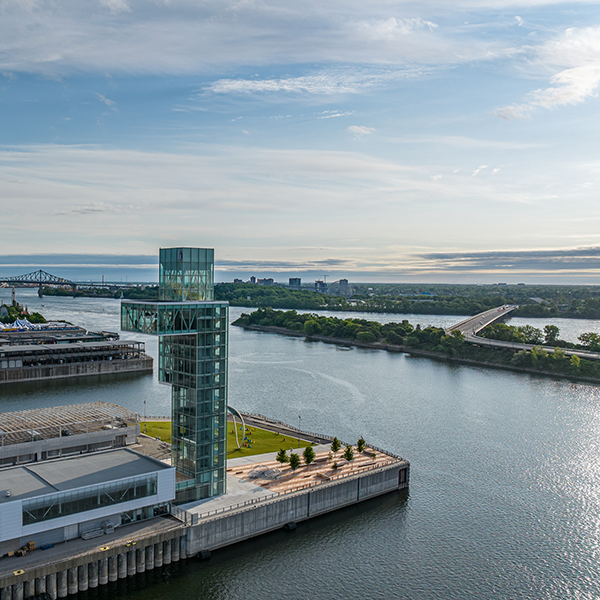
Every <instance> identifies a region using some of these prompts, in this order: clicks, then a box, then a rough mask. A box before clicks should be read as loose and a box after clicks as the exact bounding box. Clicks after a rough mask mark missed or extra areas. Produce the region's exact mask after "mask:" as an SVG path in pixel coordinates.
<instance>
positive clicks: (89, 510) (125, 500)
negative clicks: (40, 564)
mask: <svg viewBox="0 0 600 600" xmlns="http://www.w3.org/2000/svg"><path fill="white" fill-rule="evenodd" d="M174 498H175V469H174V468H173V467H170V466H169V465H167V464H165V463H163V462H160V461H158V460H156V459H154V458H151V457H149V456H146V455H142V454H138V453H137V452H134V451H132V450H128V449H125V448H120V449H115V450H108V451H104V452H95V453H91V454H82V455H80V456H75V457H71V458H59V459H55V460H44V461H39V462H35V463H29V464H27V465H21V466H13V467H8V468H4V469H0V556H2V555H5V554H6V553H7V552H9V551H14V550H17V549H18V548H20V547H21V546H23V545H25V544H27V543H28V542H30V541H34V542H35V544H36V546H37V547H38V548H39V547H40V546H44V545H47V544H54V543H58V542H64V541H66V540H69V539H73V538H77V537H80V536H81V535H84V536H85V534H86V532H91V531H94V530H98V529H101V528H105V529H106V528H107V527H108V528H110V527H118V526H120V525H126V524H127V523H131V522H133V521H139V520H142V519H148V518H152V517H154V516H157V515H161V514H167V513H168V512H169V509H170V503H171V501H172V500H174Z"/></svg>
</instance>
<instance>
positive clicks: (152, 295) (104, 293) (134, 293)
mask: <svg viewBox="0 0 600 600" xmlns="http://www.w3.org/2000/svg"><path fill="white" fill-rule="evenodd" d="M121 292H122V293H123V298H124V299H126V300H158V286H157V285H146V286H140V287H134V288H123V289H121V288H115V287H114V286H110V287H109V286H106V287H99V286H89V287H86V286H79V287H78V288H77V292H76V293H75V296H76V297H77V298H117V299H118V298H120V297H121ZM43 294H44V296H73V290H72V289H71V288H70V287H55V286H46V287H45V288H44V289H43Z"/></svg>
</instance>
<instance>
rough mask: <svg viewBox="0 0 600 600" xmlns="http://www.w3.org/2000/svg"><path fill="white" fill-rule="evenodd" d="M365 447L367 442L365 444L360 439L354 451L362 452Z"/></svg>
mask: <svg viewBox="0 0 600 600" xmlns="http://www.w3.org/2000/svg"><path fill="white" fill-rule="evenodd" d="M366 445H367V442H365V440H363V438H360V439H359V440H358V442H356V449H357V450H358V451H359V452H362V451H363V450H364V449H365V446H366Z"/></svg>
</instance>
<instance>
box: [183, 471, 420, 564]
mask: <svg viewBox="0 0 600 600" xmlns="http://www.w3.org/2000/svg"><path fill="white" fill-rule="evenodd" d="M409 468H410V465H409V463H408V461H400V462H398V463H395V464H393V465H390V466H387V467H382V468H381V469H377V470H374V471H370V472H367V473H361V474H360V475H355V476H350V477H348V478H346V479H343V480H341V481H333V482H331V483H326V484H322V485H319V486H317V487H314V488H311V489H309V490H301V491H299V492H295V493H291V494H287V495H284V496H281V497H278V498H275V499H272V500H268V501H265V502H259V503H256V504H255V505H253V506H250V507H248V508H246V509H244V510H241V511H236V512H235V513H233V514H225V515H222V516H221V515H220V516H217V517H213V518H211V519H205V520H203V521H201V522H200V523H199V524H198V525H197V526H195V527H192V528H190V530H189V531H188V552H189V553H190V554H197V553H199V552H202V551H203V550H216V549H218V548H222V547H224V546H228V545H229V544H235V543H236V542H240V541H242V540H246V539H249V538H252V537H255V536H257V535H261V534H263V533H267V532H269V531H274V530H276V529H280V528H282V527H284V526H285V525H286V524H288V523H292V522H293V523H299V522H301V521H305V520H307V519H310V518H312V517H317V516H319V515H323V514H325V513H328V512H332V511H334V510H338V509H340V508H343V507H345V506H350V505H352V504H357V503H358V502H362V501H363V500H368V499H369V498H374V497H375V496H380V495H382V494H386V493H388V492H392V491H395V490H398V489H404V488H407V487H408V481H409ZM402 471H403V473H401V472H402Z"/></svg>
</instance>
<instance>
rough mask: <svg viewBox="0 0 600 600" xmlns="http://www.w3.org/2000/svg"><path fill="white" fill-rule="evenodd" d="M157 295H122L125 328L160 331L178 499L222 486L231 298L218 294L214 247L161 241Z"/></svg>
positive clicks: (161, 373)
mask: <svg viewBox="0 0 600 600" xmlns="http://www.w3.org/2000/svg"><path fill="white" fill-rule="evenodd" d="M159 262H160V273H159V301H158V302H141V301H128V300H123V301H122V303H121V329H123V330H124V331H133V332H138V333H145V334H151V335H158V336H159V368H158V377H159V381H161V382H163V383H167V384H170V385H171V388H172V392H171V419H172V446H171V456H172V464H173V466H174V467H175V468H176V469H177V472H178V477H177V484H176V492H177V496H176V501H177V503H185V502H192V501H194V500H201V499H203V498H209V497H211V496H217V495H220V494H224V493H225V491H226V490H225V485H226V481H227V478H226V457H227V432H226V426H227V341H228V340H227V334H228V315H227V310H228V304H227V302H215V301H214V266H213V265H214V250H212V249H204V248H161V250H160V260H159Z"/></svg>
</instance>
